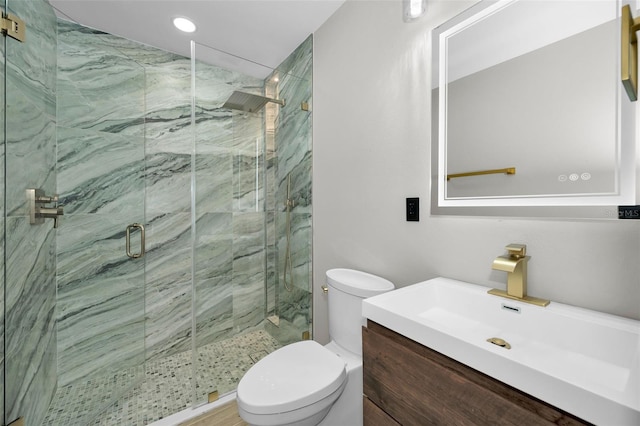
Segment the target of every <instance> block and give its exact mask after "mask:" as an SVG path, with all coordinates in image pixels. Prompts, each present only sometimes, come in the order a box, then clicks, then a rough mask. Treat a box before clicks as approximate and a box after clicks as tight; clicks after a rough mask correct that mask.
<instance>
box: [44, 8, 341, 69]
mask: <svg viewBox="0 0 640 426" xmlns="http://www.w3.org/2000/svg"><path fill="white" fill-rule="evenodd" d="M344 1H345V0H49V2H50V3H51V5H52V6H53V7H54V8H55V9H56V13H57V14H58V16H60V17H62V18H64V19H68V20H70V21H74V22H77V23H79V24H82V25H85V26H88V27H91V28H95V29H98V30H101V31H104V32H107V33H110V34H114V35H118V36H121V37H125V38H128V39H130V40H134V41H137V42H140V43H144V44H148V45H150V46H154V47H157V48H160V49H164V50H167V51H170V52H175V53H179V54H181V55H184V56H187V57H190V56H191V53H190V51H191V50H190V41H191V40H194V41H195V42H196V43H197V45H196V55H195V56H196V58H198V59H201V60H203V61H206V62H209V63H213V64H216V65H218V66H221V67H223V68H227V69H233V70H238V71H241V72H243V73H245V74H248V75H251V76H255V77H260V78H264V77H266V76H267V75H268V74H269V73H270V72H271V71H272V70H273V69H274V68H275V67H277V66H278V65H279V64H280V63H281V62H282V61H283V60H284V59H285V58H286V57H287V56H289V54H291V52H293V50H294V49H295V48H296V47H298V45H300V43H302V42H303V41H304V40H305V39H306V38H307V37H308V36H309V35H310V34H312V33H313V32H315V31H316V30H317V29H318V28H319V27H320V26H321V25H322V24H323V23H324V22H325V21H326V20H327V19H328V18H329V17H330V16H331V15H332V14H333V13H334V12H335V11H336V10H337V9H338V8H339V7H340V6H341V5H342V3H344ZM178 16H183V17H188V18H190V19H191V20H192V21H194V22H195V24H196V26H197V30H196V32H194V33H191V34H187V33H183V32H181V31H179V30H177V29H176V28H175V27H174V26H173V24H172V20H173V18H175V17H178ZM205 46H207V47H205Z"/></svg>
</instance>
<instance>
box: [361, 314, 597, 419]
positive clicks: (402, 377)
mask: <svg viewBox="0 0 640 426" xmlns="http://www.w3.org/2000/svg"><path fill="white" fill-rule="evenodd" d="M362 333H363V334H362V345H363V364H364V424H365V426H383V425H384V426H387V425H394V426H397V425H420V426H426V425H492V426H493V425H518V426H534V425H553V424H556V425H567V426H568V425H587V424H589V423H585V422H584V421H582V420H580V419H578V418H576V417H574V416H572V415H571V414H569V413H566V412H564V411H562V410H559V409H558V408H555V407H553V406H551V405H549V404H547V403H545V402H542V401H540V400H538V399H536V398H533V397H532V396H530V395H528V394H525V393H523V392H521V391H519V390H517V389H515V388H513V387H510V386H508V385H506V384H504V383H502V382H500V381H498V380H495V379H493V378H491V377H489V376H487V375H485V374H483V373H480V372H478V371H477V370H474V369H472V368H470V367H467V366H466V365H464V364H461V363H459V362H457V361H455V360H453V359H451V358H448V357H446V356H444V355H442V354H440V353H438V352H436V351H434V350H432V349H429V348H427V347H425V346H422V345H421V344H419V343H416V342H414V341H413V340H410V339H407V338H406V337H404V336H401V335H399V334H397V333H395V332H394V331H391V330H389V329H388V328H385V327H383V326H381V325H379V324H377V323H375V322H372V321H368V328H365V327H363V329H362Z"/></svg>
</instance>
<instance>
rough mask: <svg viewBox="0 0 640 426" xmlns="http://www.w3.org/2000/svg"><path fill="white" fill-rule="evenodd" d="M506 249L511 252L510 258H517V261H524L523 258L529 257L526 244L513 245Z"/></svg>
mask: <svg viewBox="0 0 640 426" xmlns="http://www.w3.org/2000/svg"><path fill="white" fill-rule="evenodd" d="M505 248H506V249H507V251H508V252H509V256H510V257H513V258H516V259H522V258H523V257H525V256H526V255H527V245H526V244H514V243H511V244H509V245H508V246H506V247H505Z"/></svg>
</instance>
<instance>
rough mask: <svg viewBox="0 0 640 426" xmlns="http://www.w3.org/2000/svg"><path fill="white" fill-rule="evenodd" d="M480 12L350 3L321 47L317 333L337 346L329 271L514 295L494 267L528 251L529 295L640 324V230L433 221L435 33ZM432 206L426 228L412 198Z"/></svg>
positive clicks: (563, 223)
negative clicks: (405, 17)
mask: <svg viewBox="0 0 640 426" xmlns="http://www.w3.org/2000/svg"><path fill="white" fill-rule="evenodd" d="M473 3H474V2H473V1H451V0H449V1H445V0H440V1H433V0H431V1H430V2H429V9H428V11H427V16H425V17H423V18H422V19H421V20H419V21H417V22H415V23H411V24H405V23H403V21H402V14H401V5H400V2H399V1H358V0H356V1H353V0H348V1H347V2H346V3H345V4H344V5H343V6H342V8H340V9H339V10H338V11H337V12H336V14H334V15H333V16H332V17H331V18H330V19H329V21H327V22H326V23H325V24H324V25H323V26H322V27H321V28H320V29H319V30H318V31H317V32H316V33H315V38H314V76H313V78H314V102H313V114H314V123H313V128H314V154H313V155H314V164H313V173H314V177H313V181H314V184H313V198H314V200H313V206H314V212H313V217H314V235H313V238H314V240H313V250H314V258H313V262H314V284H313V285H314V307H313V308H314V327H315V328H314V332H315V339H316V340H318V341H320V342H326V341H327V340H328V322H327V305H326V304H327V301H326V296H324V295H323V294H322V291H320V287H321V286H322V285H323V284H324V283H325V277H324V274H325V271H326V270H327V269H330V268H335V267H349V268H356V269H361V270H365V271H368V272H371V273H374V274H378V275H380V276H383V277H385V278H388V279H390V280H391V281H393V282H394V283H395V284H396V285H397V286H406V285H409V284H412V283H415V282H418V281H422V280H425V279H429V278H432V277H435V276H446V277H451V278H456V279H461V280H466V281H472V282H476V283H479V284H483V285H486V286H489V287H499V288H504V287H505V283H506V274H505V273H504V272H498V271H492V270H491V263H492V260H493V259H494V258H495V257H496V256H498V255H501V254H504V246H505V245H507V244H508V243H525V244H527V245H528V253H529V254H531V256H532V258H531V261H530V264H529V294H531V295H532V296H537V297H542V298H548V299H551V300H553V301H557V302H562V303H567V304H571V305H576V306H581V307H586V308H590V309H596V310H600V311H604V312H609V313H613V314H617V315H622V316H627V317H631V318H635V319H640V221H632V220H626V221H604V220H603V221H595V220H594V221H585V220H582V221H571V220H523V219H509V218H475V217H452V216H450V217H445V216H430V212H429V176H430V155H431V151H430V144H431V141H430V117H431V112H430V100H429V92H430V81H431V65H430V63H431V35H430V32H431V30H432V29H433V28H434V27H435V26H437V25H439V24H441V23H443V22H445V21H446V20H448V19H450V18H451V17H453V16H454V15H455V14H457V13H459V12H461V11H462V10H464V9H466V8H467V7H469V6H470V5H472V4H473ZM416 196H419V197H420V203H421V206H420V210H421V211H420V215H421V220H420V222H406V221H405V198H406V197H416Z"/></svg>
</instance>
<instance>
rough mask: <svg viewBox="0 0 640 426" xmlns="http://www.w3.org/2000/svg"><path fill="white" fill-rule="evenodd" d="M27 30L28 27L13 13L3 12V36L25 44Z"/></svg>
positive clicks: (1, 26) (0, 25)
mask: <svg viewBox="0 0 640 426" xmlns="http://www.w3.org/2000/svg"><path fill="white" fill-rule="evenodd" d="M26 29H27V28H26V25H25V23H24V21H23V20H22V19H20V18H18V17H17V16H16V15H13V14H11V13H5V12H2V22H1V23H0V30H2V34H4V35H6V36H7V35H8V36H9V37H11V38H15V39H16V40H18V41H21V42H24V39H25V36H26Z"/></svg>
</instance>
